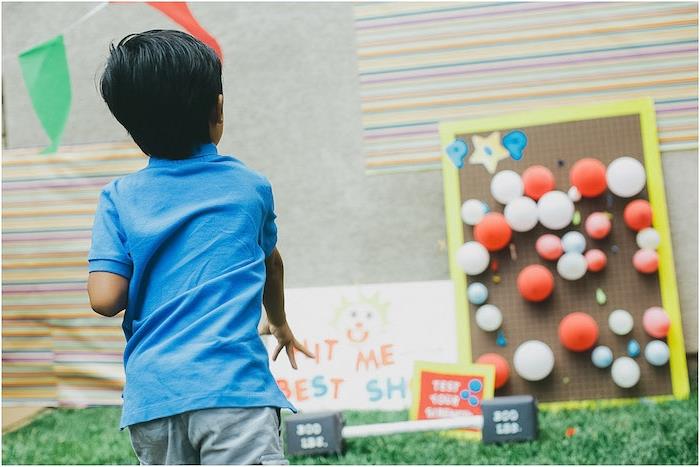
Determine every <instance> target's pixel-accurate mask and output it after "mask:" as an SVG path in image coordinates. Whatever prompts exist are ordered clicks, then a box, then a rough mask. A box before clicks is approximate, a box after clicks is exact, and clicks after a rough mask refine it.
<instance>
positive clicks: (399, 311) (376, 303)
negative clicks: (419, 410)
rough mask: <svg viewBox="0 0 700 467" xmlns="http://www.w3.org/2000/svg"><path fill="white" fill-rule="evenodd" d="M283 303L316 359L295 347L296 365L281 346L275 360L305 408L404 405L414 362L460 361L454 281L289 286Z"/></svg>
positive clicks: (290, 393)
mask: <svg viewBox="0 0 700 467" xmlns="http://www.w3.org/2000/svg"><path fill="white" fill-rule="evenodd" d="M285 306H286V310H287V319H288V322H289V323H290V326H291V328H292V330H293V331H294V333H295V335H296V336H297V338H298V339H299V340H300V341H302V342H305V343H306V345H307V346H308V348H309V349H310V350H311V351H312V352H313V353H314V354H315V355H316V358H315V359H309V358H308V357H306V356H304V355H303V354H301V353H297V363H298V365H299V370H298V371H295V370H293V369H292V368H291V367H290V365H289V361H288V360H287V357H286V355H284V352H283V353H282V354H281V355H280V357H279V358H278V359H277V361H276V362H271V364H270V366H271V369H272V373H273V374H274V375H275V377H276V379H277V383H278V385H279V386H280V388H281V389H282V391H283V392H284V393H285V395H286V396H287V397H288V398H289V400H290V401H291V402H292V403H293V404H294V405H295V406H296V407H297V408H299V409H301V410H306V411H316V410H347V409H356V410H400V409H406V408H408V407H409V405H410V402H411V394H410V380H411V376H412V373H413V365H414V362H415V361H417V360H432V361H439V362H447V363H452V362H456V361H457V344H456V338H455V336H456V331H455V309H454V289H453V286H452V284H451V282H449V281H436V282H412V283H399V284H373V285H363V286H350V287H322V288H304V289H288V290H287V291H286V294H285ZM266 344H267V346H268V350H269V351H270V352H272V350H274V346H275V339H274V338H273V337H266Z"/></svg>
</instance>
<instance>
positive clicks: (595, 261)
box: [583, 249, 608, 272]
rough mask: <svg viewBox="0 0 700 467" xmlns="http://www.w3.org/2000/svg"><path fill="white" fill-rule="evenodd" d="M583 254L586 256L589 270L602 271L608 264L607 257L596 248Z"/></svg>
mask: <svg viewBox="0 0 700 467" xmlns="http://www.w3.org/2000/svg"><path fill="white" fill-rule="evenodd" d="M583 256H584V257H585V258H586V262H587V263H588V270H589V271H591V272H598V271H602V270H603V269H604V268H605V266H606V265H607V264H608V257H607V256H606V255H605V253H603V252H602V251H601V250H598V249H593V250H588V251H587V252H586V254H585V255H583Z"/></svg>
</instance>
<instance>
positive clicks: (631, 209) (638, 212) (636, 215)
mask: <svg viewBox="0 0 700 467" xmlns="http://www.w3.org/2000/svg"><path fill="white" fill-rule="evenodd" d="M622 217H623V218H624V219H625V224H627V227H629V228H630V229H632V230H634V231H635V232H639V231H640V230H642V229H646V228H647V227H651V205H650V204H649V201H647V200H645V199H635V200H634V201H632V202H631V203H629V204H628V205H627V206H625V212H624V213H623V214H622Z"/></svg>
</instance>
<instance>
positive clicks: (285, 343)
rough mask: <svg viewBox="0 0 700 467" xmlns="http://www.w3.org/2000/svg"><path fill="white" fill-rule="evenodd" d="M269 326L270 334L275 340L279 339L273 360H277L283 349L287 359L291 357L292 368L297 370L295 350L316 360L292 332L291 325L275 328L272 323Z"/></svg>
mask: <svg viewBox="0 0 700 467" xmlns="http://www.w3.org/2000/svg"><path fill="white" fill-rule="evenodd" d="M268 326H269V330H270V334H272V335H273V336H275V338H276V339H277V348H276V349H275V351H274V353H273V354H272V360H277V357H278V356H279V354H280V352H281V351H282V349H286V350H287V357H289V363H290V364H291V365H292V368H294V369H295V370H296V369H297V361H296V357H295V356H294V351H295V350H299V351H300V352H301V353H303V354H304V355H306V356H307V357H309V358H316V357H315V356H314V354H312V353H311V352H310V351H309V349H307V348H306V347H304V346H303V345H302V344H301V342H299V341H298V340H296V338H295V337H294V334H293V333H292V330H291V329H289V325H288V324H287V323H284V324H283V325H281V326H275V325H274V324H272V323H270V324H269V325H268Z"/></svg>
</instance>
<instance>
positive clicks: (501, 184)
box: [491, 170, 525, 204]
mask: <svg viewBox="0 0 700 467" xmlns="http://www.w3.org/2000/svg"><path fill="white" fill-rule="evenodd" d="M524 191H525V185H523V180H522V178H520V175H518V174H517V173H515V172H513V171H512V170H501V171H500V172H498V173H497V174H496V175H494V176H493V178H492V179H491V195H492V196H493V199H495V200H496V201H498V202H499V203H501V204H508V202H509V201H512V200H514V199H515V198H517V197H518V196H522V195H523V193H524Z"/></svg>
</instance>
